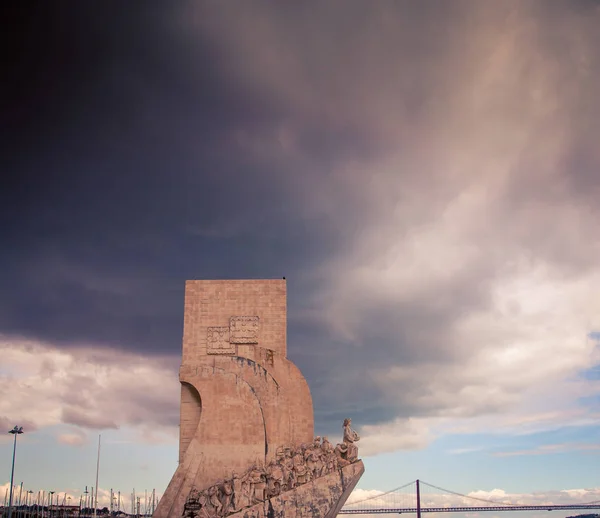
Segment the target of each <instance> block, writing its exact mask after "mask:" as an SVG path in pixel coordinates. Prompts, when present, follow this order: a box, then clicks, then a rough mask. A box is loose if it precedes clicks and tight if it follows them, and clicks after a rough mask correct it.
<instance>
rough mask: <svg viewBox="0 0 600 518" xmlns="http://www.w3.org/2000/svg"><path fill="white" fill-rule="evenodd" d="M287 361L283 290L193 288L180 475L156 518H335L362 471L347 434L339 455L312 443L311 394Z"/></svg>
mask: <svg viewBox="0 0 600 518" xmlns="http://www.w3.org/2000/svg"><path fill="white" fill-rule="evenodd" d="M286 351H287V346H286V283H285V280H234V281H187V283H186V293H185V313H184V332H183V355H182V364H181V369H180V373H179V379H180V382H181V413H180V445H179V467H178V468H177V471H176V472H175V475H174V476H173V478H172V480H171V482H170V484H169V486H168V488H167V490H166V492H165V494H164V496H163V498H162V499H161V501H160V503H159V505H158V508H157V510H156V512H155V514H154V517H155V518H180V517H182V516H183V514H184V513H187V514H188V516H189V517H190V518H191V517H197V516H200V517H202V518H217V517H225V516H227V515H230V514H231V513H238V514H239V513H248V512H250V511H249V509H253V508H254V507H256V506H257V505H259V506H262V507H263V508H264V506H265V505H267V504H266V503H265V502H266V501H267V500H265V499H269V500H268V501H269V502H271V503H270V504H269V505H271V506H272V509H273V512H275V513H276V514H277V516H288V515H289V516H292V515H293V516H298V517H304V516H309V514H306V513H308V512H309V511H307V510H305V511H299V510H296V511H294V513H295V514H293V513H292V511H290V510H289V509H288V508H290V506H292V503H291V502H294V504H293V506H296V505H297V506H298V509H304V508H306V509H309V508H310V509H312V511H311V512H312V514H310V516H320V517H324V516H329V515H330V516H335V514H333V515H331V514H330V512H331V510H332V509H334V508H335V507H336V506H338V504H339V501H338V500H339V499H340V498H342V496H343V495H344V494H345V491H346V488H347V487H348V485H349V484H350V483H351V480H354V479H353V478H352V477H354V476H355V478H356V480H354V482H353V484H356V482H357V481H358V478H360V474H362V471H363V470H364V468H363V467H362V463H361V462H360V461H359V462H354V463H352V461H355V460H356V454H357V451H358V450H357V449H356V446H355V445H354V444H353V443H354V441H352V440H351V441H348V440H347V438H346V435H348V434H349V433H350V432H347V433H346V431H345V432H344V442H343V443H342V444H341V445H338V446H337V447H336V448H335V450H334V448H333V447H332V445H331V443H329V441H327V440H326V439H325V440H324V441H323V442H321V440H320V438H315V437H314V424H313V407H312V398H311V395H310V391H309V388H308V385H307V383H306V380H305V379H304V377H303V376H302V374H301V373H300V371H299V370H298V368H297V367H296V366H295V365H294V364H293V363H292V362H290V361H289V360H288V359H287V358H286ZM348 429H349V430H350V431H351V429H350V428H349V425H348ZM352 433H354V434H356V432H353V431H352ZM348 437H350V438H353V437H354V436H353V435H348ZM355 440H358V434H356V439H355ZM340 448H341V449H342V450H343V451H341V450H340ZM353 448H354V449H353ZM344 473H348V474H347V475H344ZM344 477H346V479H345V478H344ZM338 479H339V480H338ZM345 480H346V482H344V481H345ZM348 481H350V482H348ZM348 494H349V493H348ZM284 495H287V496H284ZM346 497H347V495H346ZM343 500H344V501H345V497H344V498H343ZM186 502H187V503H186ZM258 502H261V503H260V504H258ZM316 502H321V503H319V504H318V505H317V503H316ZM342 504H343V502H342ZM342 504H339V505H340V506H341V505H342ZM194 508H197V509H196V510H194ZM244 508H245V509H244ZM252 512H254V511H252ZM290 513H292V514H290ZM315 513H316V514H315ZM327 513H329V514H327ZM236 516H237V515H236ZM244 516H246V514H244ZM250 516H253V515H252V514H250V515H248V518H249V517H250ZM257 516H258V515H257ZM261 516H262V515H261ZM268 516H269V517H271V516H274V515H273V514H272V513H270V514H268Z"/></svg>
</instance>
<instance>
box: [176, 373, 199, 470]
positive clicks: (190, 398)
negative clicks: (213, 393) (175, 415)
mask: <svg viewBox="0 0 600 518" xmlns="http://www.w3.org/2000/svg"><path fill="white" fill-rule="evenodd" d="M180 412H181V418H180V429H179V459H180V461H181V459H182V458H183V454H184V452H185V450H186V449H187V447H188V445H189V444H190V442H191V440H192V439H193V437H194V435H195V434H196V429H197V428H198V423H200V416H201V415H202V398H201V397H200V393H199V392H198V390H197V389H196V387H194V385H192V384H191V383H186V382H185V381H182V382H181V409H180Z"/></svg>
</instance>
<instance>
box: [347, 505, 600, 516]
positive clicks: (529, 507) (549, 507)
mask: <svg viewBox="0 0 600 518" xmlns="http://www.w3.org/2000/svg"><path fill="white" fill-rule="evenodd" d="M573 509H600V502H598V503H595V504H580V505H576V504H575V505H505V506H481V507H421V512H422V513H472V512H482V511H562V510H573ZM416 512H417V508H416V507H398V508H389V509H386V508H375V509H368V508H365V509H342V510H341V511H340V512H339V513H338V514H404V513H416Z"/></svg>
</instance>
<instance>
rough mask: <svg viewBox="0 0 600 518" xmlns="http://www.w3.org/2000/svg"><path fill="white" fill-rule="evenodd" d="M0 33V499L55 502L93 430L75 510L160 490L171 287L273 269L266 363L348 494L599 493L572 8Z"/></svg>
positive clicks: (155, 9) (111, 6) (580, 102)
mask: <svg viewBox="0 0 600 518" xmlns="http://www.w3.org/2000/svg"><path fill="white" fill-rule="evenodd" d="M4 19H5V26H6V27H8V28H9V32H10V35H11V36H10V46H9V47H6V50H5V52H6V55H5V58H4V60H3V64H4V68H5V74H4V76H5V77H6V78H7V80H6V79H5V80H4V81H3V83H2V85H1V86H0V88H1V91H2V96H1V101H0V103H1V104H2V107H1V113H2V117H1V124H2V130H3V131H2V135H3V137H2V139H0V147H1V149H2V153H1V156H2V166H3V167H2V170H3V173H4V174H3V178H2V184H1V188H0V220H1V222H2V224H1V226H0V246H1V248H0V251H1V253H0V394H1V395H2V396H1V397H0V424H1V426H2V427H3V428H5V429H6V430H8V429H9V428H12V426H14V425H15V424H19V425H23V426H24V427H25V430H26V433H25V435H23V436H20V437H19V446H18V452H17V468H16V472H15V481H16V482H17V483H20V482H21V481H24V486H25V487H27V488H31V489H33V490H35V491H37V490H39V489H45V490H49V489H52V490H56V491H61V492H64V491H68V492H69V494H71V495H73V496H74V498H78V495H79V494H80V492H81V490H82V489H83V488H84V486H85V485H88V486H89V485H93V483H94V478H95V462H96V447H97V441H98V435H99V434H102V455H101V459H102V460H101V477H100V486H101V487H102V488H104V490H108V489H109V488H111V487H112V488H115V489H120V490H121V491H122V492H123V493H124V494H126V493H127V494H129V493H130V492H131V491H132V489H133V488H135V489H136V491H143V490H144V489H148V490H152V488H156V490H157V492H159V493H162V491H163V490H164V488H165V487H166V485H167V483H168V481H169V480H170V477H171V475H172V473H173V471H174V470H175V468H176V466H177V425H178V411H179V409H178V390H179V389H178V381H177V369H178V365H179V361H180V350H181V336H182V320H183V318H182V316H183V290H184V281H185V280H186V279H214V278H281V277H282V276H286V277H287V279H288V314H289V321H288V325H289V335H288V350H289V356H290V358H291V359H292V360H293V361H294V362H295V363H296V364H297V365H298V366H299V367H300V368H301V370H302V372H303V373H304V374H305V376H306V378H307V379H308V382H309V385H310V388H311V391H312V394H313V399H314V404H315V417H316V429H317V432H318V433H321V434H328V435H329V436H330V437H332V438H334V437H338V436H339V434H340V431H341V430H340V425H341V420H342V419H343V418H344V417H346V416H351V417H352V418H353V423H354V424H355V425H356V427H357V428H358V429H359V431H360V433H361V436H362V440H361V452H362V455H363V456H364V457H365V463H366V468H367V472H366V474H365V475H364V477H363V479H362V481H361V483H360V488H361V491H363V492H364V493H363V494H372V493H369V491H382V490H387V489H391V488H393V487H396V486H400V485H402V484H404V483H406V482H409V481H411V480H414V479H416V478H420V479H424V480H427V481H428V482H431V483H432V484H436V485H440V486H442V487H447V488H449V489H453V490H455V491H459V492H463V493H465V492H478V493H477V495H479V496H481V495H498V494H499V493H498V491H500V492H503V493H502V494H503V495H517V496H515V497H514V498H515V499H516V498H517V497H518V498H521V496H522V495H527V494H530V493H536V495H537V496H536V498H548V499H550V500H552V501H554V502H556V503H558V502H559V501H562V500H561V499H567V500H568V499H569V498H571V499H572V498H574V497H573V495H577V498H578V497H579V496H581V500H598V499H600V497H598V496H597V495H598V492H599V491H600V490H599V489H598V488H600V478H598V469H597V466H598V461H599V460H600V456H599V454H600V345H599V344H600V341H599V338H600V333H599V332H600V297H599V296H598V294H599V290H600V262H599V261H598V257H599V256H600V237H599V236H600V233H599V232H598V229H597V227H598V223H597V222H598V221H599V220H600V204H599V203H598V200H599V199H600V171H599V168H600V146H599V145H598V135H599V134H600V101H598V95H597V88H598V84H600V50H598V49H600V3H599V2H598V0H571V1H566V0H563V1H558V0H547V1H541V0H540V1H533V0H532V1H529V0H520V1H511V0H505V1H502V2H491V1H489V2H484V1H476V0H471V1H463V0H425V1H419V2H417V1H402V0H393V1H391V0H390V1H388V0H378V1H377V2H367V1H362V0H360V1H359V0H356V1H355V0H347V1H337V0H332V1H328V2H315V1H308V2H283V3H282V2H276V1H267V0H264V1H263V0H253V1H252V2H227V3H223V2H218V1H216V0H213V1H196V2H185V1H183V2H178V3H177V4H176V5H174V4H172V3H168V2H152V1H147V2H143V3H142V2H128V3H126V4H118V5H117V4H116V3H106V2H84V3H82V2H62V3H60V4H56V3H46V4H43V5H39V6H37V7H36V8H35V9H32V8H30V7H28V8H24V7H23V8H18V7H14V8H13V10H12V12H10V13H7V14H6V16H5V17H4ZM11 446H12V445H11V436H9V435H8V434H5V435H3V436H0V451H1V457H0V459H1V460H0V466H1V467H2V473H0V486H1V484H2V483H4V484H5V486H4V487H6V485H7V484H8V480H9V476H10V472H9V465H10V456H11V453H12V447H11ZM594 488H596V489H594ZM0 489H2V488H1V487H0ZM561 489H569V490H584V489H587V490H588V492H587V493H586V492H585V491H584V492H579V493H577V492H575V493H573V492H570V493H560V492H556V491H558V490H561ZM493 491H496V493H493ZM550 491H555V492H554V493H550ZM2 493H4V489H2ZM588 493H589V494H588ZM518 495H521V496H518ZM540 495H542V496H540ZM552 495H554V496H552ZM590 495H596V496H597V497H596V498H591V497H590V498H588V497H589V496H590ZM2 498H3V495H0V499H2ZM511 498H512V497H511ZM523 498H524V497H523Z"/></svg>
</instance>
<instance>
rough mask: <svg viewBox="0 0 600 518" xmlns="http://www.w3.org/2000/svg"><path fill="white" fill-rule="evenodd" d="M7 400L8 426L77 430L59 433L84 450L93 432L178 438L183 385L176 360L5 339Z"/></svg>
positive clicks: (1, 383) (2, 409)
mask: <svg viewBox="0 0 600 518" xmlns="http://www.w3.org/2000/svg"><path fill="white" fill-rule="evenodd" d="M0 355H1V356H2V359H3V367H4V368H5V369H6V370H5V371H4V372H2V373H1V374H0V392H2V393H3V394H10V397H6V398H2V400H1V401H0V415H1V416H4V418H3V420H4V422H6V423H28V424H30V425H31V426H33V427H37V428H42V427H50V426H53V425H57V424H66V425H71V427H70V428H68V429H67V431H65V432H63V433H61V434H60V435H58V436H57V441H58V442H60V443H63V444H71V445H81V444H83V443H84V442H85V440H86V430H87V431H89V430H101V429H115V428H121V427H124V426H127V427H128V428H132V429H134V430H137V431H138V438H139V439H141V440H151V441H156V440H169V441H172V440H174V438H175V437H176V429H177V424H178V422H179V411H178V407H177V402H178V389H179V383H178V381H177V375H176V371H175V369H174V368H173V367H174V362H173V361H172V360H170V359H168V360H167V361H165V360H164V359H161V358H148V357H145V356H141V355H133V354H125V353H121V352H118V351H114V350H109V349H101V348H80V349H76V350H59V349H57V348H56V347H53V346H52V345H49V344H44V343H41V342H32V341H27V340H19V339H11V338H8V337H2V338H1V339H0Z"/></svg>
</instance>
